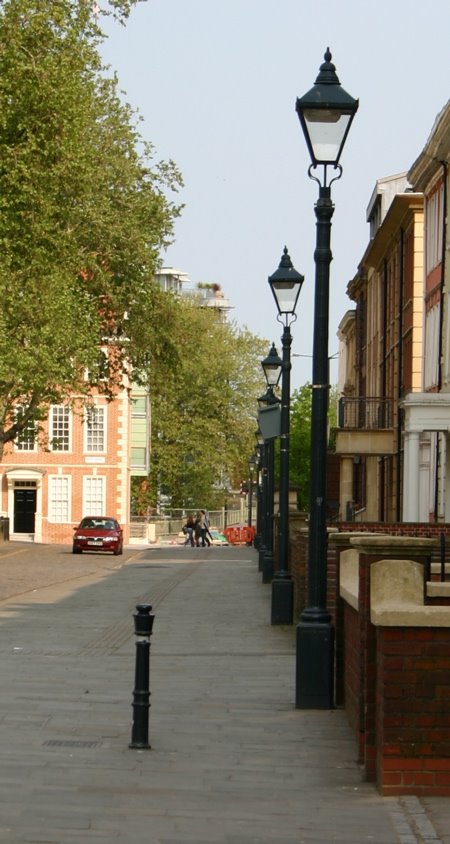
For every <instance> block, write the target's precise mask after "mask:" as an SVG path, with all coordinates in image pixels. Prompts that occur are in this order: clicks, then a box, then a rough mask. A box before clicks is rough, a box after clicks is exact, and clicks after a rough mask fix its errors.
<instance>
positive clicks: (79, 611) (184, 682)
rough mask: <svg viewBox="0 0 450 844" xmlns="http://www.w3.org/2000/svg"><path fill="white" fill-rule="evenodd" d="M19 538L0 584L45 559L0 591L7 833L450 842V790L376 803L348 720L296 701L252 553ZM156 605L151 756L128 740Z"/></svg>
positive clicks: (45, 842) (156, 842) (50, 840)
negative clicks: (142, 610) (118, 554)
mask: <svg viewBox="0 0 450 844" xmlns="http://www.w3.org/2000/svg"><path fill="white" fill-rule="evenodd" d="M11 547H12V545H11ZM19 550H20V553H18V554H17V555H16V556H15V557H12V556H9V557H6V556H5V550H4V548H3V547H0V595H1V594H2V593H1V584H2V580H4V578H5V577H6V578H7V580H8V583H9V591H8V594H9V595H11V594H12V591H13V589H14V577H15V576H16V577H17V578H18V582H19V583H20V584H21V585H22V586H23V571H24V570H25V568H26V566H28V567H30V568H31V569H32V568H33V561H34V566H35V568H34V572H35V576H34V581H33V587H32V589H33V590H34V591H26V590H25V591H24V590H23V589H21V590H20V591H21V592H22V594H20V596H18V597H9V598H6V599H4V600H0V677H1V686H0V741H1V759H2V764H1V767H0V842H8V844H19V842H20V844H31V843H33V844H55V842H57V844H86V843H87V842H108V844H115V843H116V842H117V843H118V844H122V842H126V844H131V843H132V842H133V843H134V842H136V841H138V840H142V841H145V842H146V844H147V842H148V844H330V842H342V844H363V842H371V843H372V844H424V842H427V844H430V843H431V842H434V844H439V842H441V844H444V843H445V844H450V812H449V810H448V807H447V803H449V802H450V801H447V800H444V799H442V800H439V799H435V800H432V801H425V802H423V801H419V800H418V799H417V798H414V797H413V798H401V799H394V798H389V799H386V798H382V797H380V796H379V795H378V794H377V792H376V790H375V788H374V786H373V785H372V784H368V783H364V782H362V780H361V773H360V770H359V768H358V766H357V764H356V762H355V754H356V744H355V741H354V739H353V736H352V734H351V732H350V730H349V728H348V725H347V722H346V718H345V714H344V713H343V712H342V711H339V710H338V711H334V712H304V711H298V710H295V708H294V705H293V700H294V671H295V641H294V636H295V630H294V629H293V628H290V627H284V628H278V627H271V626H270V624H269V617H270V587H268V586H264V585H263V584H262V583H261V576H260V574H258V571H257V557H256V553H255V551H254V550H253V549H251V548H211V549H188V548H186V549H184V548H170V549H169V548H167V549H164V548H160V549H154V548H152V549H146V550H142V551H137V550H135V549H131V550H130V549H127V552H126V554H125V555H124V558H122V559H119V560H118V558H113V557H111V558H110V557H108V558H101V561H100V559H99V557H100V555H98V557H94V555H83V557H82V558H81V559H80V558H78V557H76V558H73V557H72V555H70V554H69V551H68V550H67V549H61V548H60V549H58V550H57V551H55V550H54V549H49V548H47V549H45V548H43V547H42V546H41V547H39V546H34V548H33V547H32V548H30V549H19ZM43 555H44V556H43ZM58 565H59V568H57V566H58ZM78 566H80V567H81V568H78ZM15 572H16V575H15ZM37 572H40V574H39V576H38V574H37ZM56 581H58V582H56ZM46 582H47V583H50V584H51V585H49V586H46V585H45V583H46ZM143 600H144V601H148V602H150V603H152V604H153V608H154V612H155V616H156V618H155V624H154V632H153V636H152V646H151V680H150V686H151V692H152V695H151V703H152V707H151V710H150V741H151V744H152V749H151V750H150V751H136V750H130V749H129V748H128V743H129V741H130V736H131V712H132V710H131V700H132V689H133V684H134V651H135V647H134V638H135V637H134V635H133V619H132V613H133V611H134V607H135V605H136V603H138V602H139V601H143ZM445 836H447V837H445Z"/></svg>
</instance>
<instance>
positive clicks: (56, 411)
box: [49, 404, 72, 452]
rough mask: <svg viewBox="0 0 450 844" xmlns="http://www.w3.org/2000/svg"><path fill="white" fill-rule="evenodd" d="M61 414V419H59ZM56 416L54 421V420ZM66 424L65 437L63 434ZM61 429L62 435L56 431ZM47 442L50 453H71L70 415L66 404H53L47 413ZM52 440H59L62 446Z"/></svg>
mask: <svg viewBox="0 0 450 844" xmlns="http://www.w3.org/2000/svg"><path fill="white" fill-rule="evenodd" d="M61 414H62V419H61ZM55 415H56V417H57V418H56V419H55ZM66 423H67V435H66V434H64V428H65V427H66ZM61 427H62V429H63V435H62V436H61V431H60V430H58V429H60V428H61ZM49 433H50V436H49V440H50V447H51V450H52V451H58V452H70V451H72V413H71V412H70V408H69V406H68V405H67V404H54V405H52V406H51V408H50V413H49ZM54 440H59V443H62V446H61V445H59V444H56V443H55V442H54Z"/></svg>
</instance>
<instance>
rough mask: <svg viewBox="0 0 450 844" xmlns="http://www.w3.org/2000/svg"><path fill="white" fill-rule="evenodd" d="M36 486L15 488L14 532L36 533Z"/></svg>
mask: <svg viewBox="0 0 450 844" xmlns="http://www.w3.org/2000/svg"><path fill="white" fill-rule="evenodd" d="M35 516H36V487H35V486H33V487H27V488H25V489H24V488H21V487H19V488H15V489H14V533H34V526H35Z"/></svg>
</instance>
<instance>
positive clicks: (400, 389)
mask: <svg viewBox="0 0 450 844" xmlns="http://www.w3.org/2000/svg"><path fill="white" fill-rule="evenodd" d="M404 272H405V232H404V229H403V228H402V229H401V231H400V285H399V287H400V290H399V303H398V312H399V316H398V383H397V494H396V497H395V509H396V520H397V522H400V521H401V492H402V491H401V489H400V481H401V478H400V455H401V447H402V422H401V418H400V407H399V403H400V399H401V398H402V395H403V385H404V378H403V301H404V287H405V279H404Z"/></svg>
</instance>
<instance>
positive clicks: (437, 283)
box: [336, 102, 450, 522]
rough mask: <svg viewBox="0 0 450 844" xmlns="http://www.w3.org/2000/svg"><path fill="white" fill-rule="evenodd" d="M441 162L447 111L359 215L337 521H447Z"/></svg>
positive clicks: (449, 324)
mask: <svg viewBox="0 0 450 844" xmlns="http://www.w3.org/2000/svg"><path fill="white" fill-rule="evenodd" d="M449 157H450V102H449V103H447V105H446V106H445V108H444V109H443V110H442V112H441V113H440V114H439V115H438V118H437V120H436V122H435V125H434V127H433V129H432V132H431V135H430V137H429V139H428V141H427V144H426V146H425V148H424V150H423V151H422V153H421V154H420V156H419V157H418V159H417V161H416V162H415V163H414V164H413V166H412V167H411V169H410V170H409V172H408V173H407V174H399V175H398V176H393V177H390V178H389V179H381V180H380V181H379V182H377V185H376V188H375V190H374V193H373V195H372V198H371V201H370V204H369V207H368V214H367V218H368V222H369V224H370V242H369V244H368V246H367V249H366V251H365V254H364V256H363V259H362V261H361V264H360V266H359V269H358V273H357V274H356V276H355V278H354V279H353V280H352V281H351V282H350V284H349V286H348V294H349V296H350V298H351V299H352V300H353V301H354V303H355V308H354V310H353V311H349V312H348V313H347V314H346V315H345V316H344V318H343V320H342V321H341V324H340V328H339V341H340V349H341V357H340V381H339V385H340V395H341V398H340V413H339V429H338V432H337V437H336V451H337V452H338V453H339V455H340V458H341V486H340V514H341V518H348V515H349V512H350V513H351V515H352V517H353V518H354V519H355V520H356V521H358V520H361V521H385V522H400V521H406V522H408V521H410V522H430V521H434V522H439V521H441V522H443V521H450V444H449V442H448V437H449V434H450V299H449V293H450V277H449V267H448V252H449V236H448V226H447V217H448V202H447V197H448V190H449V166H448V165H449ZM349 502H350V505H351V506H350V508H349Z"/></svg>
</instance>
